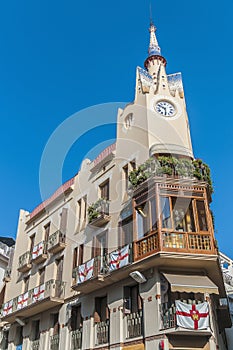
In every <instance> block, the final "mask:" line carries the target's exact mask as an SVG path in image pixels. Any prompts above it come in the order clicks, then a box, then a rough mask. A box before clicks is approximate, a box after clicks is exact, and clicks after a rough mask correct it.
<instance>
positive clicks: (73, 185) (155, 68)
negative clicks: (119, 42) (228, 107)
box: [1, 24, 231, 350]
mask: <svg viewBox="0 0 233 350" xmlns="http://www.w3.org/2000/svg"><path fill="white" fill-rule="evenodd" d="M155 32H156V28H155V27H154V25H153V24H151V26H150V45H149V53H148V57H147V59H146V61H145V67H144V68H140V67H138V68H137V72H136V88H135V100H134V101H133V102H132V103H130V104H128V105H127V106H126V107H125V108H124V109H123V110H119V111H118V115H117V138H116V143H114V144H112V145H110V146H109V147H107V148H106V149H105V150H103V152H102V153H101V154H100V155H99V156H98V157H97V158H96V159H95V160H93V161H91V160H89V159H85V160H84V161H83V163H82V165H81V168H80V171H79V173H78V174H77V175H76V176H75V177H74V178H72V179H71V180H69V181H67V182H66V183H65V184H64V185H63V186H61V188H59V189H58V190H57V191H56V192H55V193H54V195H53V196H52V197H50V198H49V199H48V200H46V201H45V202H43V203H42V204H40V205H39V206H38V207H37V208H35V209H34V211H32V212H31V213H29V212H27V211H24V210H21V211H20V215H19V223H18V231H17V239H16V247H15V255H14V261H13V267H14V268H13V269H12V273H11V280H10V281H9V282H8V284H7V287H6V293H5V300H4V305H3V308H2V313H1V321H2V322H3V323H5V324H6V325H8V327H9V335H8V341H9V343H8V347H6V349H9V350H15V349H23V350H29V349H33V350H42V349H43V350H44V349H48V350H49V349H50V350H58V349H60V350H63V349H67V350H69V349H72V350H77V349H83V350H89V349H110V348H111V349H115V350H118V349H124V350H127V349H128V350H133V349H138V350H139V349H146V350H152V349H165V350H168V349H177V350H181V349H186V350H188V349H190V350H191V349H206V350H207V349H210V350H215V349H222V350H225V349H227V344H226V336H225V328H227V327H230V326H231V319H230V314H229V309H228V307H227V305H225V304H224V303H222V302H221V301H222V300H224V299H225V298H226V292H225V288H224V282H223V277H222V274H221V267H220V263H219V257H218V251H217V248H216V242H215V238H214V230H213V224H212V216H211V212H210V208H209V204H210V202H211V191H212V188H211V182H210V177H209V169H208V167H207V166H206V165H205V164H204V163H202V162H201V161H200V160H195V158H194V155H193V150H192V143H191V138H190V130H189V121H188V115H187V111H186V104H185V98H184V90H183V85H182V77H181V74H180V73H177V74H171V75H168V74H167V73H166V60H165V58H164V57H163V56H162V55H161V50H160V47H159V46H158V42H157V38H156V35H155ZM180 301H181V304H180V305H181V306H182V307H187V308H188V310H189V311H188V313H189V315H188V316H187V315H186V316H185V315H183V314H181V315H180V318H181V320H184V321H185V322H188V323H189V326H188V327H187V325H186V327H182V326H181V325H180V324H178V321H177V320H178V314H179V311H178V303H177V302H180ZM200 307H204V308H205V310H207V311H205V312H201V311H199V310H200V309H199V308H200ZM180 312H181V313H184V311H180ZM186 313H187V312H186ZM195 315H197V316H195ZM182 322H183V321H182ZM201 324H202V326H201Z"/></svg>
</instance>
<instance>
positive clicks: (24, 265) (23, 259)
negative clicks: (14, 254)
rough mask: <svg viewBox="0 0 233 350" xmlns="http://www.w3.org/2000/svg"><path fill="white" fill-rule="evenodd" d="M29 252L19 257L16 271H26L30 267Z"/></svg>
mask: <svg viewBox="0 0 233 350" xmlns="http://www.w3.org/2000/svg"><path fill="white" fill-rule="evenodd" d="M31 256H32V255H31V252H30V251H27V252H26V253H24V254H23V255H21V256H20V257H19V264H18V271H19V272H27V271H29V270H30V269H31V267H32V264H31Z"/></svg>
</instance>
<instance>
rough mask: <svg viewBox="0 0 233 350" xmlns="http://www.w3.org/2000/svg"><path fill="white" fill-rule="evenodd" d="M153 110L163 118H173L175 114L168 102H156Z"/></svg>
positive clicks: (173, 108) (172, 106)
mask: <svg viewBox="0 0 233 350" xmlns="http://www.w3.org/2000/svg"><path fill="white" fill-rule="evenodd" d="M155 110H156V112H157V113H159V114H161V115H163V116H164V117H173V116H174V115H175V113H176V109H175V107H174V105H173V104H171V103H170V102H168V101H159V102H157V103H156V105H155Z"/></svg>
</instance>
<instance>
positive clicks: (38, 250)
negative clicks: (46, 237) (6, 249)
mask: <svg viewBox="0 0 233 350" xmlns="http://www.w3.org/2000/svg"><path fill="white" fill-rule="evenodd" d="M47 248H48V243H47V242H46V241H41V242H40V243H38V244H36V245H35V246H34V247H33V250H32V260H33V261H36V260H38V259H40V257H41V256H42V255H45V254H47Z"/></svg>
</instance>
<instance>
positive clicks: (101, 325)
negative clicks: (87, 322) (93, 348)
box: [95, 320, 110, 345]
mask: <svg viewBox="0 0 233 350" xmlns="http://www.w3.org/2000/svg"><path fill="white" fill-rule="evenodd" d="M109 328H110V327H109V320H106V321H105V322H98V323H96V324H95V334H96V338H95V339H96V340H95V345H102V344H106V343H108V342H109Z"/></svg>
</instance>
